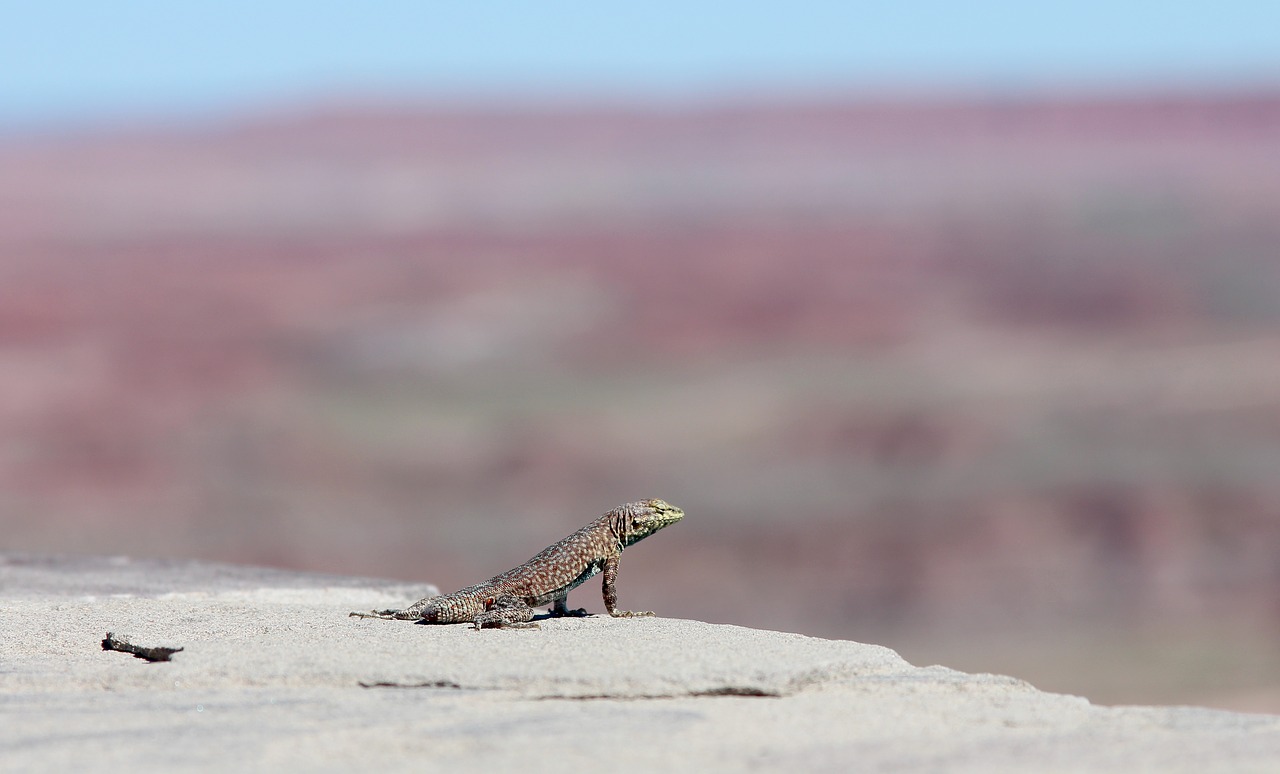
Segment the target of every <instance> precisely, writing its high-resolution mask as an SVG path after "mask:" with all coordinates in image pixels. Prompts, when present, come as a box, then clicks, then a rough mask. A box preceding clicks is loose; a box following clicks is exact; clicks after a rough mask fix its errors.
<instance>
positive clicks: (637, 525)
mask: <svg viewBox="0 0 1280 774" xmlns="http://www.w3.org/2000/svg"><path fill="white" fill-rule="evenodd" d="M683 518H684V511H682V510H680V509H679V508H677V507H675V506H674V505H670V504H669V503H667V502H664V501H663V500H640V501H637V502H634V503H627V504H626V505H620V506H618V507H617V508H614V509H613V510H611V511H609V512H608V513H606V514H605V515H603V516H601V517H600V518H598V519H596V520H595V521H593V522H591V523H590V524H588V525H587V526H585V527H583V528H582V529H580V530H578V531H577V532H574V533H573V534H572V535H570V536H569V537H567V538H565V539H564V540H561V541H559V542H557V543H555V544H553V545H551V546H549V547H547V548H544V549H543V550H542V551H541V552H539V553H538V555H537V556H535V557H533V558H532V559H530V560H529V561H527V562H525V563H524V564H522V565H520V566H519V567H516V568H515V569H512V570H507V571H506V572H504V573H502V574H501V575H495V576H494V577H492V578H490V579H489V580H487V581H485V582H483V583H477V584H475V585H474V586H467V587H466V588H465V589H459V590H458V591H455V592H453V593H452V594H444V595H441V596H437V597H427V598H425V599H420V600H418V601H417V602H415V603H413V604H412V605H410V606H409V607H406V608H404V609H403V610H371V611H369V612H367V613H351V615H352V616H355V617H357V618H385V619H389V620H397V619H398V620H405V621H423V622H425V623H442V624H443V623H471V624H474V626H475V628H476V629H485V628H536V627H537V626H538V625H537V624H536V623H530V621H532V620H533V608H535V607H538V606H540V605H546V604H550V605H551V606H552V608H551V614H552V615H553V616H564V615H576V616H583V615H587V611H586V610H582V609H578V610H569V609H568V607H567V606H566V604H565V600H566V599H567V598H568V596H569V592H570V591H571V590H572V589H574V588H577V587H578V586H580V585H581V584H582V583H583V582H585V581H586V580H587V579H589V578H591V577H592V576H594V575H596V574H597V573H600V572H603V573H604V606H605V609H607V610H608V611H609V615H611V616H613V617H615V618H629V617H632V616H645V615H653V613H651V612H631V611H627V610H619V609H618V607H617V606H618V589H617V585H616V584H617V580H618V561H619V559H620V558H621V557H622V550H623V549H624V548H626V547H627V546H629V545H631V544H633V543H636V542H638V541H640V540H643V539H645V538H647V537H649V536H650V535H652V534H653V533H655V532H657V531H658V530H660V529H662V528H663V527H666V526H668V525H670V524H675V523H676V522H677V521H680V520H681V519H683Z"/></svg>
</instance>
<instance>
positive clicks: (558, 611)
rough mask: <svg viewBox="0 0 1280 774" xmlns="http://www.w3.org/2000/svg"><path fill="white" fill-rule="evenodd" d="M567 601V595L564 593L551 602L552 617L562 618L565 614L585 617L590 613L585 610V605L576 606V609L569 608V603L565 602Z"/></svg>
mask: <svg viewBox="0 0 1280 774" xmlns="http://www.w3.org/2000/svg"><path fill="white" fill-rule="evenodd" d="M568 601H569V595H568V594H566V595H565V596H563V597H561V598H560V599H557V600H556V601H555V602H553V603H551V615H552V617H554V618H563V617H565V616H572V617H574V618H585V617H586V616H589V615H591V614H590V613H588V612H587V609H586V608H585V607H580V608H577V609H576V610H570V609H569V605H568V604H567V603H568Z"/></svg>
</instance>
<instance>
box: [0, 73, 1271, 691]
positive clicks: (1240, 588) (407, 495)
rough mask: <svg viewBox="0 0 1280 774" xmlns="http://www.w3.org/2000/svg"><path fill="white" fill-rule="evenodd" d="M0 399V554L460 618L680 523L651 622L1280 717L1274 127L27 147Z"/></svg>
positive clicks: (360, 131) (216, 138)
mask: <svg viewBox="0 0 1280 774" xmlns="http://www.w3.org/2000/svg"><path fill="white" fill-rule="evenodd" d="M0 368H3V374H4V378H3V379H2V380H0V391H2V393H0V489H2V491H3V494H0V529H2V530H3V533H2V534H3V535H4V538H3V544H4V547H6V548H9V549H17V550H39V551H74V552H89V551H92V552H112V553H114V552H119V553H130V554H157V555H183V556H196V557H202V558H211V559H222V560H229V561H244V562H259V563H268V564H274V565H280V566H287V567H296V568H306V569H324V570H334V571H342V572H352V573H364V574H376V575H389V576H397V577H403V578H412V579H420V580H427V581H433V582H437V583H439V584H440V585H442V586H447V587H454V586H461V585H465V584H467V583H471V582H474V581H476V580H479V579H480V578H481V577H482V576H486V575H488V574H492V573H494V572H497V571H499V570H503V569H506V568H507V566H509V565H511V564H513V563H514V562H517V561H521V560H523V559H525V558H527V556H528V555H529V554H531V553H532V552H533V551H534V550H536V549H538V548H541V547H542V546H543V545H545V544H546V543H548V542H550V541H551V540H553V539H555V538H558V537H560V536H561V535H562V534H563V533H565V532H566V531H568V530H569V529H572V528H574V527H577V526H579V525H580V524H581V523H585V521H587V520H588V519H589V518H590V517H592V516H593V515H595V514H596V513H597V512H600V511H603V510H605V509H607V508H609V507H611V506H613V505H615V504H617V503H618V502H620V501H622V500H625V499H633V498H637V497H646V496H659V497H664V498H667V499H669V500H671V501H672V502H675V503H677V504H679V505H681V506H682V507H684V508H685V509H686V510H687V511H688V513H689V518H688V519H687V520H686V521H685V522H684V523H683V524H681V525H680V526H679V527H678V529H676V530H672V531H670V532H669V533H668V532H664V533H663V534H662V535H660V536H658V537H656V538H655V539H654V540H653V541H650V542H647V543H645V544H643V545H641V546H639V547H638V548H636V549H635V550H634V551H633V552H628V556H627V567H626V568H624V570H623V572H622V580H621V588H622V592H621V593H622V595H623V599H622V602H623V604H624V605H631V606H635V607H644V608H646V609H647V608H650V607H653V608H655V609H658V610H659V611H660V612H662V613H665V614H669V615H680V616H690V617H701V618H707V619H710V620H719V621H732V622H737V623H743V624H748V625H755V626H765V627H777V628H787V629H794V630H798V631H804V632H809V633H814V634H824V635H831V636H843V637H852V638H855V639H861V640H865V641H876V642H882V643H883V644H886V645H891V646H894V647H898V648H900V649H901V650H902V651H903V652H904V655H906V656H907V657H908V658H910V659H912V660H915V661H928V660H940V661H943V662H945V663H948V664H949V665H951V666H956V667H961V668H967V669H988V670H991V671H1009V672H1013V673H1015V674H1020V675H1022V676H1025V677H1028V678H1031V679H1033V680H1035V681H1036V682H1037V683H1038V684H1039V685H1041V687H1045V688H1056V689H1063V690H1075V691H1078V692H1084V693H1086V694H1088V695H1090V696H1094V697H1097V698H1101V699H1104V700H1115V701H1162V700H1171V701H1192V700H1194V701H1206V702H1214V703H1219V704H1224V705H1230V706H1237V707H1255V708H1259V709H1263V708H1265V709H1270V710H1273V711H1280V654H1278V653H1277V652H1276V651H1275V649H1274V647H1273V643H1274V636H1275V635H1276V634H1277V631H1278V630H1280V479H1278V478H1277V476H1276V471H1277V470H1280V96H1276V95H1272V94H1261V95H1246V96H1227V97H1222V96H1206V97H1185V98H1183V97H1180V98H1172V97H1170V98H1151V99H1131V100H1119V99H1117V100H1084V99H1074V100H1066V99H1063V100H1050V99H1044V100H1025V101H1007V102H980V101H975V102H961V101H954V102H942V101H939V102H927V103H926V102H919V103H912V102H890V101H885V102H878V103H874V102H841V101H830V102H825V103H810V104H799V103H791V104H786V105H780V104H768V103H759V104H754V103H742V104H724V105H720V106H683V107H673V106H670V105H664V106H655V105H647V106H632V107H613V108H600V107H584V108H574V107H569V106H556V107H547V108H545V109H539V108H534V107H529V106H525V107H522V108H500V107H493V106H476V107H469V108H467V107H451V108H443V107H412V106H410V107H397V106H356V107H349V108H332V109H317V110H313V111H309V112H298V113H289V114H280V115H275V116H265V117H264V116H258V117H243V118H241V119H236V120H230V119H229V120H227V121H226V122H224V123H222V124H219V125H200V126H185V127H179V126H167V127H159V128H152V129H143V128H133V129H115V130H111V131H107V130H102V131H98V132H89V131H81V132H77V133H67V134H64V135H61V136H56V137H54V136H43V137H10V138H8V139H7V140H5V141H4V142H3V144H2V145H0ZM577 594H578V595H580V596H581V598H580V599H579V600H578V601H579V602H580V603H587V604H588V605H589V606H590V607H592V608H595V609H598V608H599V607H600V604H599V600H598V599H597V598H594V596H593V595H595V594H596V592H595V591H594V590H592V591H591V592H586V591H579V592H577Z"/></svg>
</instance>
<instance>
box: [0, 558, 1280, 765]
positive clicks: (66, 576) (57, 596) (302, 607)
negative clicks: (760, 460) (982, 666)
mask: <svg viewBox="0 0 1280 774" xmlns="http://www.w3.org/2000/svg"><path fill="white" fill-rule="evenodd" d="M431 590H432V589H431V587H428V586H406V585H403V584H392V583H388V582H383V581H377V580H371V579H362V578H347V577H339V576H324V575H314V574H300V573H287V572H280V571H274V570H266V569H261V568H251V567H232V566H225V565H211V564H201V563H186V562H157V561H135V560H130V559H126V558H118V557H116V558H106V557H101V558H99V557H92V558H84V557H80V558H62V557H47V556H28V555H14V554H7V555H6V554H0V600H2V604H0V632H3V640H2V642H0V717H2V720H3V722H0V761H2V762H3V768H4V769H5V770H6V771H35V770H40V771H51V770H72V769H85V768H88V767H91V766H92V767H102V766H110V767H127V768H128V769H131V770H145V771H160V770H164V771H171V770H214V769H219V770H245V771H276V770H284V769H289V770H351V769H353V768H354V769H372V768H376V769H378V770H406V771H407V770H414V771H421V770H434V769H439V770H452V771H457V770H473V769H495V768H496V769H497V770H513V769H515V768H516V767H520V770H522V771H553V770H554V771H565V770H575V769H586V768H591V769H597V768H605V769H608V770H611V771H620V770H621V771H629V770H637V771H646V770H650V771H651V770H655V769H659V768H660V769H662V770H665V771H686V770H688V771H694V770H698V771H703V770H741V769H743V768H751V767H763V768H768V769H774V768H777V769H784V768H785V769H788V770H799V771H815V770H816V771H821V770H839V771H846V770H849V769H850V767H854V768H856V769H857V770H863V771H865V770H882V769H892V770H895V771H939V770H948V771H984V772H987V771H1020V772H1021V771H1125V772H1130V771H1140V770H1153V771H1195V772H1203V771H1233V772H1234V771H1259V772H1262V771H1276V770H1280V717H1277V716H1271V715H1247V714H1237V713H1229V712H1221V711H1215V710H1207V709H1199V708H1170V707H1119V708H1109V707H1097V706H1093V705H1091V704H1089V703H1088V702H1087V701H1085V700H1084V699H1081V698H1078V697H1073V696H1064V695H1057V694H1050V693H1044V692H1041V691H1038V690H1036V689H1035V688H1033V687H1032V686H1030V685H1028V684H1026V683H1023V682H1020V681H1018V680H1014V679H1012V678H1008V677H1001V676H995V675H970V674H964V673H961V672H956V671H953V670H949V669H945V668H942V667H925V668H920V667H915V666H912V665H910V664H908V663H906V662H905V661H903V660H902V659H901V658H900V657H898V655H897V654H896V653H894V652H893V651H891V650H888V649H886V648H882V647H878V646H875V645H864V644H860V643H856V642H848V641H841V640H822V639H817V638H813V637H806V636H803V635H799V634H788V633H782V632H771V631H760V630H755V629H746V628H741V627H736V626H724V625H713V624H705V623H701V622H698V621H685V620H673V619H666V618H652V619H630V620H612V619H608V618H600V617H593V618H585V619H548V620H543V621H541V629H538V630H518V631H498V630H486V631H474V630H472V629H471V628H470V627H468V626H464V625H454V626H424V625H417V624H413V623H409V622H404V621H380V620H361V619H355V618H349V617H348V616H347V612H348V611H349V610H359V609H368V608H372V607H387V606H402V605H404V604H406V603H408V602H411V601H413V600H415V599H417V598H418V597H420V596H422V595H424V594H426V593H428V592H430V591H431ZM108 632H113V633H116V634H118V635H120V634H123V635H127V636H128V637H130V639H131V640H132V641H133V642H134V643H135V644H140V645H146V646H168V647H175V648H176V647H181V648H182V649H183V650H181V651H180V652H177V653H175V654H174V655H173V657H172V660H170V661H167V662H157V663H151V662H147V661H145V660H143V659H140V658H136V657H134V656H131V655H129V654H126V653H121V652H115V651H105V650H103V649H102V640H103V638H104V637H105V636H106V634H107V633H108Z"/></svg>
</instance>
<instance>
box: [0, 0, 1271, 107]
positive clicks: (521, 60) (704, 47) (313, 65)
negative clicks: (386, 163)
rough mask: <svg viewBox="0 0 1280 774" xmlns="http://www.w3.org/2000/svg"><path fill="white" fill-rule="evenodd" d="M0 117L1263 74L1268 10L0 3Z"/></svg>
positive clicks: (917, 3) (1222, 79) (401, 1)
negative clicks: (357, 98)
mask: <svg viewBox="0 0 1280 774" xmlns="http://www.w3.org/2000/svg"><path fill="white" fill-rule="evenodd" d="M0 10H2V11H3V12H2V13H0V19H3V24H2V26H0V123H6V124H9V125H13V124H25V123H44V122H50V121H53V122H57V121H61V120H66V119H71V120H81V119H85V118H88V119H93V118H97V117H114V116H121V115H124V116H128V115H131V114H136V113H143V114H147V113H159V114H166V113H177V114H181V113H183V112H187V111H191V110H220V109H224V108H239V109H243V108H246V107H247V108H252V107H253V106H255V105H260V104H263V103H271V102H274V101H278V100H285V101H288V102H294V103H296V102H305V101H307V100H309V99H323V98H325V97H329V96H334V95H341V94H351V93H361V92H366V91H371V92H375V93H376V92H382V93H393V94H394V93H409V94H425V95H433V94H434V95H440V94H446V95H452V96H459V95H462V96H466V95H468V94H475V93H482V94H484V93H487V94H494V93H498V94H505V93H513V92H514V93H533V94H543V93H548V92H549V93H552V94H556V93H561V94H563V93H577V94H610V95H614V96H619V97H623V98H625V97H626V96H628V95H636V94H638V95H643V96H655V95H656V96H664V95H669V94H674V95H677V96H689V95H694V96H696V95H700V94H706V93H717V92H725V91H730V92H744V91H746V92H749V91H753V90H760V89H767V90H773V91H786V90H788V89H792V88H805V89H813V90H823V89H837V88H845V87H847V88H852V89H861V90H879V89H884V88H893V87H894V86H900V85H903V84H908V85H911V86H913V87H916V88H926V89H928V88H933V89H938V88H941V89H946V88H951V87H955V86H960V87H964V88H966V89H968V90H971V91H972V90H977V91H988V90H1010V89H1014V90H1017V89H1024V90H1025V89H1035V88H1040V87H1043V86H1045V85H1067V86H1070V87H1073V88H1081V87H1083V88H1093V87H1098V88H1130V87H1139V88H1141V87H1147V86H1151V85H1155V86H1158V87H1168V86H1178V85H1185V84H1197V85H1199V84H1205V83H1208V84H1213V85H1217V84H1222V85H1225V86H1229V87H1230V86H1240V85H1248V84H1257V83H1269V84H1273V85H1274V84H1277V83H1280V2H1275V1H1274V0H1273V1H1272V2H1263V1H1261V0H1259V1H1258V2H1238V1H1237V2H1232V0H1223V1H1222V2H1209V1H1207V0H1163V1H1159V2H1157V1H1152V2H1146V1H1142V2H1125V1H1124V0H1110V1H1109V2H1108V1H1106V0H1074V1H1073V2H1037V1H1034V0H1021V1H1019V2H994V1H993V0H900V1H899V2H887V1H886V2H875V3H857V2H835V1H832V2H804V1H803V0H798V1H796V2H785V3H784V2H752V1H751V0H739V1H738V2H696V0H686V1H685V2H674V1H668V0H650V1H649V2H630V3H602V2H593V3H586V2H543V3H537V4H533V3H518V4H517V3H495V2H488V3H478V2H472V3H466V2H458V1H456V0H455V2H449V3H435V2H425V1H422V2H407V1H405V0H391V1H388V2H370V3H353V2H349V1H348V2H323V1H322V0H310V1H304V0H277V1H276V2H271V0H261V1H260V2H243V1H241V0H225V1H223V2H203V3H198V2H176V1H175V0H164V1H163V2H160V1H158V0H137V1H134V2H131V1H130V0H119V1H118V2H113V3H104V2H101V0H96V1H95V2H88V1H84V2H80V1H76V0H40V1H35V2H22V3H19V2H13V1H12V0H0Z"/></svg>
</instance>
